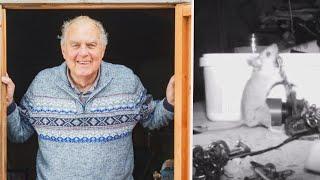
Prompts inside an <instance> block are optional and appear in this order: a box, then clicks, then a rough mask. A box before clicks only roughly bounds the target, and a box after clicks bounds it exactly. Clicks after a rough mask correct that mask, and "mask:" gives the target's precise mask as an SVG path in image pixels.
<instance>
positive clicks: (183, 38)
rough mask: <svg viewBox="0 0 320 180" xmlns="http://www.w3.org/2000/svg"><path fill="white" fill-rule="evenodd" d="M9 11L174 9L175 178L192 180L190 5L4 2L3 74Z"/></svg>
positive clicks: (1, 122)
mask: <svg viewBox="0 0 320 180" xmlns="http://www.w3.org/2000/svg"><path fill="white" fill-rule="evenodd" d="M6 9H174V11H175V35H174V37H175V40H174V41H175V50H174V61H175V63H174V66H175V67H174V69H175V70H174V72H175V113H174V179H175V180H188V179H189V171H190V170H189V165H190V163H189V160H190V159H189V158H190V157H189V152H190V150H189V149H190V147H189V145H190V134H189V128H190V111H191V110H190V101H191V99H190V92H191V79H192V78H191V74H190V72H191V59H190V58H191V56H190V55H191V12H192V11H191V5H190V4H188V3H181V4H164V3H163V4H160V3H157V4H150V3H148V4H147V3H121V4H115V3H109V4H108V3H92V4H90V3H57V4H52V3H51V4H48V3H4V4H0V61H1V62H0V71H1V72H0V73H1V75H2V76H3V75H5V74H6V69H7V65H6V64H7V55H6V52H7V51H6V45H7V43H6ZM0 95H1V100H2V101H1V105H0V111H1V119H0V126H1V127H0V180H6V179H7V112H6V110H7V108H6V102H5V96H6V90H5V85H3V84H2V85H1V88H0Z"/></svg>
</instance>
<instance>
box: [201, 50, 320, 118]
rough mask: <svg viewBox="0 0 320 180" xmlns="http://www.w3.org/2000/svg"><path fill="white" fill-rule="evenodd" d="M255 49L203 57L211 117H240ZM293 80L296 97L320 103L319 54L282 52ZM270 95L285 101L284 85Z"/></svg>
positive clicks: (207, 109)
mask: <svg viewBox="0 0 320 180" xmlns="http://www.w3.org/2000/svg"><path fill="white" fill-rule="evenodd" d="M254 56H258V54H252V53H220V54H204V55H203V56H202V57H201V59H200V66H201V67H203V68H204V69H203V72H204V81H205V98H206V99H205V102H206V114H207V117H208V119H209V120H212V121H238V120H241V98H242V93H243V89H244V87H245V84H246V82H247V80H248V79H249V78H250V76H251V73H252V67H251V66H249V65H248V63H247V59H249V58H252V57H254ZM280 56H281V57H282V59H283V61H284V69H285V72H286V74H287V77H288V79H289V81H290V82H292V83H294V84H295V85H296V91H297V97H298V98H299V99H302V98H304V99H306V100H307V101H308V102H309V103H310V104H316V105H317V107H319V106H320V84H319V83H318V80H317V79H318V78H319V77H320V54H311V53H305V54H301V53H292V54H289V53H286V54H280ZM269 97H270V98H281V99H282V101H286V95H285V90H284V87H283V86H281V85H279V86H276V87H275V88H273V89H272V91H271V93H270V95H269Z"/></svg>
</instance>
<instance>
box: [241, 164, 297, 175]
mask: <svg viewBox="0 0 320 180" xmlns="http://www.w3.org/2000/svg"><path fill="white" fill-rule="evenodd" d="M250 164H251V166H252V169H253V171H254V175H252V176H250V177H245V178H244V179H245V180H285V179H286V178H287V177H289V176H291V175H292V174H293V173H294V171H293V170H290V169H287V170H283V171H277V170H276V167H275V165H274V164H272V163H267V164H265V165H262V164H260V163H257V162H255V161H251V162H250Z"/></svg>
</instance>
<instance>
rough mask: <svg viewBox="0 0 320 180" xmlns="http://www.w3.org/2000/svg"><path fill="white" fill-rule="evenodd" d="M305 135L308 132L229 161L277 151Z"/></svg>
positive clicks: (308, 133) (307, 133)
mask: <svg viewBox="0 0 320 180" xmlns="http://www.w3.org/2000/svg"><path fill="white" fill-rule="evenodd" d="M305 135H310V132H306V133H301V134H297V135H294V136H291V137H289V138H287V139H285V140H284V141H283V142H282V143H280V144H279V145H276V146H273V147H269V148H266V149H262V150H259V151H253V152H248V153H244V154H242V155H240V156H237V157H230V158H229V160H231V159H234V158H244V157H247V156H255V155H259V154H262V153H265V152H268V151H271V150H274V149H277V148H279V147H281V146H283V145H285V144H287V143H289V142H291V141H293V140H296V139H298V138H300V137H302V136H305Z"/></svg>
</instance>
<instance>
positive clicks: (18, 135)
mask: <svg viewBox="0 0 320 180" xmlns="http://www.w3.org/2000/svg"><path fill="white" fill-rule="evenodd" d="M14 105H15V108H13V107H12V105H10V106H11V107H9V108H13V109H10V111H11V113H10V114H9V115H8V116H7V117H8V138H9V140H10V141H12V142H18V143H22V142H25V141H26V140H28V139H29V137H30V136H31V135H32V134H33V133H34V128H33V127H32V125H31V123H30V121H29V119H30V116H29V110H28V108H27V102H26V97H25V96H24V97H23V98H22V100H21V103H20V106H17V105H16V104H14ZM8 112H9V110H8Z"/></svg>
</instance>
